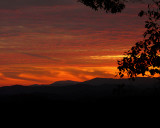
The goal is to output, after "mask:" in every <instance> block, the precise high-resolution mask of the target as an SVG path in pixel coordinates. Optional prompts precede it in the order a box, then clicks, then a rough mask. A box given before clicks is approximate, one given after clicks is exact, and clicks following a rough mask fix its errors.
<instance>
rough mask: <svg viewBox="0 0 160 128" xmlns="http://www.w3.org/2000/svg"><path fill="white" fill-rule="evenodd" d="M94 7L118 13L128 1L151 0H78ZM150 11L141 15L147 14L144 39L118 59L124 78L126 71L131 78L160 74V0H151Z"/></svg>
mask: <svg viewBox="0 0 160 128" xmlns="http://www.w3.org/2000/svg"><path fill="white" fill-rule="evenodd" d="M78 1H79V2H81V3H83V4H84V5H86V6H89V7H91V8H92V9H94V10H96V11H98V10H100V9H101V10H104V11H105V12H106V13H108V12H111V13H118V12H121V11H122V10H123V9H124V8H125V4H126V2H149V0H148V1H143V0H78ZM150 2H152V3H149V4H148V11H147V12H145V11H143V10H142V11H141V12H140V13H139V16H140V17H142V16H147V18H148V20H147V21H145V28H146V29H147V30H146V31H145V32H144V34H143V36H144V40H143V41H139V42H137V43H136V44H135V46H133V47H132V48H131V49H130V50H129V51H128V52H126V53H125V57H124V58H123V59H122V60H120V61H118V70H119V72H118V75H119V76H120V77H121V78H122V77H124V75H125V73H127V75H128V76H129V77H130V78H135V77H137V76H138V75H140V74H141V75H142V76H145V75H146V73H147V72H148V73H149V74H150V76H153V75H155V74H156V73H157V74H160V55H159V53H160V26H159V21H160V0H150Z"/></svg>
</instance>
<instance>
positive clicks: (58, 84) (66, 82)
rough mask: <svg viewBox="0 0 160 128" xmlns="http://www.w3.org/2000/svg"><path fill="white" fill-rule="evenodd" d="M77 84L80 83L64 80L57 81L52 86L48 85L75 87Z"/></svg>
mask: <svg viewBox="0 0 160 128" xmlns="http://www.w3.org/2000/svg"><path fill="white" fill-rule="evenodd" d="M78 83H80V82H77V81H71V80H66V81H57V82H54V83H53V84H50V85H52V86H68V85H76V84H78Z"/></svg>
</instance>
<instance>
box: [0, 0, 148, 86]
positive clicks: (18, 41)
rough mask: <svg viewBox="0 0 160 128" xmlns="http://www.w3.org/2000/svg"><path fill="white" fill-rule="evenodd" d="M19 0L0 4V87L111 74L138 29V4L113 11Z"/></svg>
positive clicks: (69, 3) (139, 32) (141, 25)
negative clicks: (107, 12) (97, 10)
mask: <svg viewBox="0 0 160 128" xmlns="http://www.w3.org/2000/svg"><path fill="white" fill-rule="evenodd" d="M7 1H10V2H11V0H7ZM21 1H22V3H19V4H18V3H16V2H15V3H13V2H12V3H13V4H12V5H9V4H5V3H3V2H2V3H1V2H0V16H1V21H0V23H1V26H0V27H1V29H0V33H1V36H0V59H1V61H0V65H1V68H0V86H9V85H15V84H22V85H31V84H51V83H53V82H55V81H59V80H74V81H85V80H89V79H92V78H95V77H102V78H114V77H115V75H116V74H115V73H116V72H117V60H118V59H121V58H122V57H124V55H123V53H124V52H125V51H128V50H129V49H130V47H131V46H132V45H133V44H134V43H135V42H136V41H139V40H141V39H142V34H143V32H144V19H143V18H139V17H138V16H137V14H138V12H139V11H140V9H139V8H142V7H145V6H144V5H143V4H141V3H134V4H131V5H128V6H127V8H126V9H125V10H124V11H123V12H122V13H120V14H116V15H114V14H106V13H104V12H101V11H100V12H95V11H93V10H91V9H90V8H88V7H86V6H83V5H82V4H81V3H78V2H76V0H67V1H64V0H60V1H54V0H53V1H50V2H49V1H47V2H44V3H36V2H35V3H30V2H28V3H27V2H26V0H21ZM23 2H24V4H23ZM8 3H9V2H8ZM2 5H3V6H2Z"/></svg>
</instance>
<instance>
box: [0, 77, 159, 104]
mask: <svg viewBox="0 0 160 128" xmlns="http://www.w3.org/2000/svg"><path fill="white" fill-rule="evenodd" d="M127 82H129V83H127ZM149 82H150V83H149ZM64 84H65V83H64ZM159 99H160V84H159V80H152V79H150V78H139V79H138V80H137V81H135V82H133V81H131V82H130V81H128V80H114V79H103V78H96V79H93V80H89V81H85V82H82V83H76V82H75V84H72V85H66V86H63V85H58V86H56V85H54V84H51V85H45V86H44V85H41V86H40V85H32V86H21V85H15V86H11V87H1V88H0V102H1V103H20V104H23V103H25V104H26V103H27V104H28V103H49V104H70V103H78V104H79V103H80V104H82V103H85V104H92V103H99V104H108V105H116V104H117V105H120V104H134V103H138V104H139V103H148V104H150V103H151V102H152V103H158V102H157V101H159Z"/></svg>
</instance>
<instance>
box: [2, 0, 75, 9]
mask: <svg viewBox="0 0 160 128" xmlns="http://www.w3.org/2000/svg"><path fill="white" fill-rule="evenodd" d="M75 1H76V0H75ZM73 3H74V0H1V1H0V9H20V8H26V7H36V6H58V5H71V4H73Z"/></svg>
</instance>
